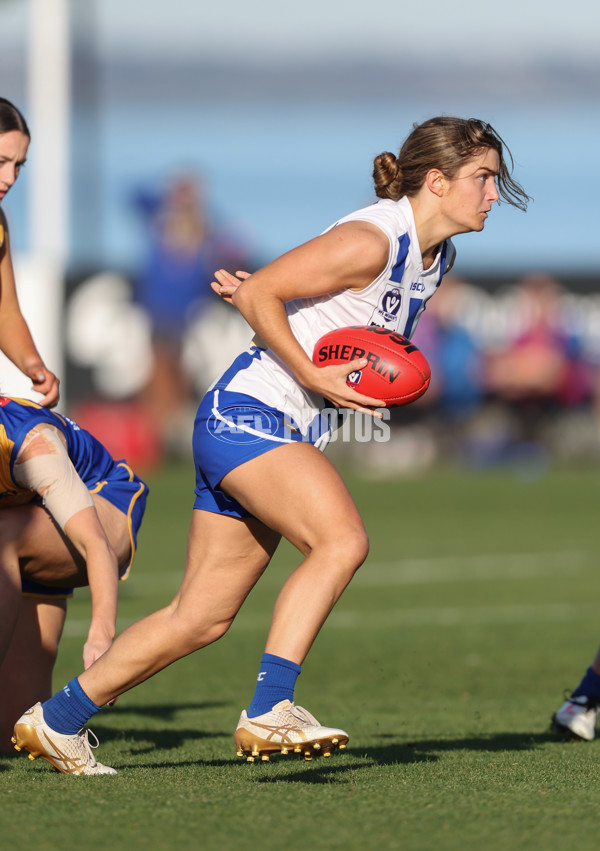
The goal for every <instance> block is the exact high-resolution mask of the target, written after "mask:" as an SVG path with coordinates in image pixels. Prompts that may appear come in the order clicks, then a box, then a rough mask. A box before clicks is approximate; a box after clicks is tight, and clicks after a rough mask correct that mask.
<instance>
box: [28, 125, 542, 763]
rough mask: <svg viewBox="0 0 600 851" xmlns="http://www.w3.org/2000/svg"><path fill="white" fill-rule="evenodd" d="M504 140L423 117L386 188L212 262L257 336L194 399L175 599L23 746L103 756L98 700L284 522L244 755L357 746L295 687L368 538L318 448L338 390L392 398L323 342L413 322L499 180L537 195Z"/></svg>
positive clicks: (147, 670) (159, 658)
mask: <svg viewBox="0 0 600 851" xmlns="http://www.w3.org/2000/svg"><path fill="white" fill-rule="evenodd" d="M507 155H508V157H509V162H510V163H511V164H512V159H511V158H510V154H509V153H508V152H507V151H506V150H505V145H504V142H503V141H502V139H501V138H500V136H498V134H497V133H496V131H495V130H494V129H493V128H492V127H491V126H490V125H489V124H486V123H484V122H482V121H478V120H474V119H469V120H464V119H459V118H451V117H441V118H433V119H431V120H429V121H426V122H424V123H423V124H421V125H416V126H415V127H414V129H413V131H412V133H411V134H410V135H409V136H408V138H407V139H406V141H405V143H404V145H403V146H402V149H401V150H400V153H399V156H398V157H396V156H395V155H393V154H391V153H387V152H386V153H383V154H381V155H379V156H378V157H376V159H375V168H374V173H373V174H374V181H375V193H376V195H377V196H378V197H379V199H380V200H379V201H378V202H377V203H375V204H373V205H372V206H370V207H367V208H365V209H362V210H359V211H357V212H355V213H352V214H351V215H349V216H346V217H345V218H343V219H341V220H340V221H338V222H337V223H336V224H335V225H334V226H333V227H331V228H330V229H329V230H327V231H326V232H325V233H323V234H321V236H318V237H316V238H315V239H313V240H311V241H310V242H308V243H306V244H304V245H301V246H299V247H298V248H295V249H294V250H292V251H290V252H289V253H287V254H285V255H283V256H282V257H280V258H279V259H277V260H275V261H274V262H273V263H271V264H269V265H268V266H266V267H265V268H263V269H261V270H260V271H258V272H257V273H256V274H253V275H251V276H250V277H247V278H246V279H245V280H242V282H241V283H240V278H243V277H244V276H243V275H239V276H238V277H237V278H236V277H234V276H231V275H228V274H227V273H226V272H223V271H221V272H219V273H218V274H217V275H216V278H217V281H216V282H215V287H214V288H216V289H217V290H219V291H221V292H222V294H223V296H224V297H225V298H227V299H231V300H232V301H233V304H234V305H235V306H236V307H237V308H238V310H239V311H240V312H241V313H242V315H243V316H244V317H245V319H246V320H247V321H248V323H249V324H250V325H251V326H252V328H253V329H254V331H255V332H256V335H257V336H256V337H255V338H254V344H253V345H252V346H251V347H250V348H249V349H248V351H246V352H244V353H243V354H241V355H240V356H239V357H238V358H237V359H236V360H235V361H234V363H233V364H232V366H231V367H230V368H229V369H228V370H227V371H226V372H225V374H224V375H223V376H222V377H221V378H220V379H219V380H218V381H217V382H215V384H214V385H213V387H212V388H211V389H210V390H209V391H208V393H207V394H206V396H205V397H204V399H203V400H202V402H201V403H200V406H199V409H198V414H197V417H196V423H195V430H194V459H195V465H196V500H195V503H194V508H195V510H194V512H193V518H192V523H191V529H190V534H189V539H188V554H187V561H186V569H185V574H184V577H183V582H182V585H181V587H180V589H179V591H178V593H177V595H176V596H175V599H174V600H173V602H172V603H171V604H170V605H169V606H167V607H166V608H164V609H162V610H160V611H158V612H155V613H154V614H151V615H150V616H148V617H146V618H144V619H143V620H141V621H139V622H138V623H136V624H134V625H133V626H131V627H129V628H128V629H127V630H125V631H124V632H123V633H122V634H121V635H120V636H119V637H118V638H117V639H116V641H115V642H114V644H113V645H112V647H111V648H110V650H109V651H108V652H107V653H105V654H104V656H102V657H101V658H100V659H98V661H97V662H96V663H95V664H94V665H92V666H91V667H90V668H88V669H87V670H86V671H85V672H84V673H83V674H82V675H81V676H80V677H79V678H75V679H73V680H71V682H70V683H69V684H68V685H67V686H66V687H65V689H63V691H62V692H58V693H57V694H56V695H55V696H54V697H53V698H51V699H50V700H49V701H47V702H46V703H44V705H43V706H42V705H40V704H38V705H36V706H34V707H32V708H31V709H30V710H29V711H28V712H26V713H25V714H24V715H23V716H22V717H21V718H20V719H19V720H18V721H17V723H16V726H15V734H14V738H13V741H14V742H15V744H16V747H17V748H18V749H20V748H23V747H25V748H26V749H27V750H28V751H29V752H30V754H32V755H33V756H40V755H41V756H42V757H43V758H45V759H47V760H48V761H49V762H51V763H52V765H54V766H55V767H56V768H58V769H59V770H60V771H63V772H69V773H78V774H94V773H97V772H98V771H99V770H102V768H98V766H97V765H96V764H95V763H93V764H92V762H91V761H90V758H89V752H88V751H87V750H86V748H85V746H84V733H83V731H82V728H83V725H84V724H85V722H86V721H87V720H88V719H89V718H90V717H91V716H92V714H93V713H94V712H96V711H97V710H98V709H99V708H100V706H102V704H104V703H106V702H107V701H110V700H112V699H114V698H115V697H116V696H117V695H119V694H121V693H122V692H124V691H126V690H127V689H130V688H132V687H133V686H135V685H137V684H138V683H140V682H142V681H143V680H145V679H147V678H148V677H150V676H152V675H153V674H155V673H157V672H158V671H160V670H161V669H162V668H164V667H165V666H166V665H169V664H170V663H171V662H174V661H175V660H176V659H179V658H180V657H182V656H185V655H186V654H188V653H192V652H193V651H194V650H197V649H198V648H200V647H204V646H205V645H207V644H209V643H210V642H212V641H215V640H216V639H218V638H220V637H221V636H222V635H223V634H224V633H225V632H226V631H227V629H228V628H229V626H230V625H231V623H232V622H233V619H234V618H235V615H236V614H237V612H238V610H239V608H240V606H241V605H242V603H243V601H244V599H245V598H246V596H247V594H248V593H249V591H250V589H251V588H252V587H253V585H254V584H255V583H256V582H257V580H258V579H259V577H260V576H261V574H262V573H263V571H264V570H265V568H266V566H267V564H268V563H269V560H270V559H271V556H272V555H273V553H274V552H275V549H276V547H277V545H278V543H279V540H280V538H281V536H284V537H285V538H287V539H288V540H289V541H291V543H292V544H294V545H295V546H296V547H297V549H298V550H299V551H300V554H301V556H302V560H301V562H300V564H299V566H298V567H297V568H296V569H295V570H294V572H293V573H292V574H291V575H290V576H289V578H288V579H287V581H286V582H285V583H284V585H283V587H282V589H281V591H280V593H279V596H278V598H277V601H276V604H275V608H274V612H273V617H272V621H271V628H270V631H269V634H268V638H267V644H266V652H265V655H264V656H263V658H262V660H261V663H260V666H259V674H258V679H257V683H256V691H255V694H254V697H253V698H252V701H251V703H250V705H249V707H248V708H247V710H244V711H242V713H241V717H240V721H239V724H238V727H237V730H236V732H235V736H234V738H235V742H236V745H237V748H238V754H239V755H246V756H247V758H248V759H250V760H252V759H254V757H255V756H258V755H260V756H261V757H263V758H264V759H268V755H269V753H270V752H272V751H281V752H282V753H287V752H288V750H289V749H291V750H296V751H300V752H302V753H304V755H305V756H306V757H307V758H310V757H311V756H312V754H313V752H317V753H322V754H323V755H325V756H328V755H329V754H330V753H331V750H332V749H333V748H335V747H342V746H345V744H346V742H347V741H348V735H347V733H345V732H344V731H343V730H341V729H338V728H330V727H323V726H321V725H320V724H319V722H318V721H317V720H316V719H315V718H314V717H313V716H312V715H311V714H310V713H308V712H307V711H306V710H305V709H302V708H301V707H300V706H297V705H295V703H294V702H293V696H294V686H295V681H296V678H297V676H298V674H299V673H300V666H301V664H302V662H303V661H304V658H305V657H306V654H307V653H308V651H309V649H310V647H311V645H312V643H313V641H314V639H315V637H316V635H317V633H318V632H319V630H320V628H321V626H322V625H323V623H324V622H325V620H326V618H327V616H328V615H329V613H330V611H331V609H332V608H333V606H334V604H335V602H336V601H337V599H338V598H339V596H340V595H341V593H342V591H343V590H344V588H345V587H346V586H347V584H348V583H349V582H350V580H351V578H352V576H353V574H354V572H355V571H356V570H357V569H358V567H359V566H360V565H361V564H362V562H363V561H364V559H365V557H366V555H367V550H368V540H367V535H366V532H365V529H364V527H363V524H362V520H361V518H360V515H359V513H358V510H357V508H356V506H355V504H354V502H353V500H352V498H351V496H350V494H349V492H348V490H347V489H346V487H345V485H344V483H343V481H342V479H341V477H340V475H339V474H338V473H337V471H336V470H335V468H334V467H333V465H332V464H331V463H330V462H329V461H328V460H327V458H326V457H325V455H324V454H323V453H322V452H321V451H319V450H320V449H322V448H323V447H324V445H325V443H326V441H327V428H326V426H327V421H328V419H327V418H326V417H323V416H321V412H322V410H323V408H324V407H325V405H326V404H333V405H335V406H337V407H340V408H344V407H346V408H353V409H355V410H357V411H365V412H368V413H371V414H372V413H377V412H376V409H377V407H378V406H380V405H381V404H382V402H381V400H380V399H374V398H370V397H368V396H364V395H362V394H360V393H358V392H356V391H355V390H352V389H351V388H350V387H348V385H347V384H346V377H347V376H348V374H349V373H350V372H353V371H354V370H359V369H361V367H364V366H365V364H366V360H362V359H358V360H354V361H350V362H348V363H346V364H343V365H337V366H327V367H324V368H318V367H316V366H315V365H314V364H313V363H312V360H311V353H312V351H313V347H314V344H315V342H316V341H317V340H318V339H319V337H321V336H322V335H323V334H324V333H325V332H326V331H330V330H332V329H334V328H336V327H343V326H347V325H379V326H381V327H385V328H389V329H393V330H396V331H398V332H399V333H400V334H403V335H406V336H410V335H411V334H412V333H413V331H414V330H415V326H416V324H417V321H418V318H419V315H420V314H421V312H422V311H423V309H424V306H425V301H426V300H427V299H428V298H429V297H430V296H431V295H433V294H434V292H435V290H436V289H437V287H438V286H439V285H440V282H441V280H442V276H443V275H444V273H445V272H447V271H448V269H449V268H450V266H451V265H452V262H453V260H454V248H453V246H452V243H451V241H450V238H451V237H452V236H453V235H454V234H459V233H466V232H468V231H481V230H483V227H484V224H485V221H486V219H487V217H488V215H489V213H490V210H491V208H492V205H493V204H494V203H495V202H496V201H498V199H499V196H500V195H501V196H502V197H503V198H504V199H505V200H506V201H507V202H508V203H510V204H514V205H515V206H517V207H520V208H521V209H525V208H526V205H527V201H528V196H527V195H526V194H525V193H524V191H523V190H522V189H521V187H520V186H519V185H518V184H517V183H515V181H514V180H513V179H512V177H511V173H510V168H509V165H508V164H507V161H506V156H507ZM238 284H239V286H238ZM392 291H394V297H393V298H391V294H392ZM325 400H328V403H326V402H325ZM65 753H68V754H69V757H68V759H66V758H65V757H64V754H65Z"/></svg>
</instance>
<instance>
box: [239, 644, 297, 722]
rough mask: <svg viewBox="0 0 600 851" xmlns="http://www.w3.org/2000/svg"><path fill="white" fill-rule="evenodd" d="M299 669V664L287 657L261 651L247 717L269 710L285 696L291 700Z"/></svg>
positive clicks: (262, 713)
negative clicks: (258, 668)
mask: <svg viewBox="0 0 600 851" xmlns="http://www.w3.org/2000/svg"><path fill="white" fill-rule="evenodd" d="M300 671H301V668H300V665H296V663H295V662H290V660H289V659H282V658H281V656H273V655H271V653H263V657H262V659H261V660H260V670H259V672H258V677H257V680H256V690H255V692H254V697H253V698H252V703H251V704H250V706H249V707H248V718H256V716H257V715H264V713H265V712H270V711H271V709H273V707H274V706H275V704H276V703H279V702H280V701H281V700H286V698H287V700H291V701H292V702H293V700H294V687H295V685H296V680H297V679H298V674H299V673H300Z"/></svg>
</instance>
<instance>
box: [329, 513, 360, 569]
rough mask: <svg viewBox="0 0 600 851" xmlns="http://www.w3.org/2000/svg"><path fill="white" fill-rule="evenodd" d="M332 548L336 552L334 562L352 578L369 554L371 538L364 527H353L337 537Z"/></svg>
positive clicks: (332, 543) (333, 556)
mask: <svg viewBox="0 0 600 851" xmlns="http://www.w3.org/2000/svg"><path fill="white" fill-rule="evenodd" d="M330 546H331V548H332V549H333V551H334V552H333V554H332V562H333V563H334V564H336V565H338V567H339V569H340V570H343V571H344V572H346V573H348V574H349V577H350V578H351V577H352V575H353V574H354V573H355V572H356V571H357V570H358V568H359V567H360V566H361V564H363V562H364V561H365V559H366V558H367V556H368V554H369V537H368V535H367V533H366V531H365V529H364V527H360V526H359V527H354V526H353V527H351V528H347V529H345V530H344V532H343V534H340V535H339V536H336V538H335V540H334V541H332V542H330Z"/></svg>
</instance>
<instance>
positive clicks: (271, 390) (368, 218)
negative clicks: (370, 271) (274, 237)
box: [223, 197, 456, 430]
mask: <svg viewBox="0 0 600 851" xmlns="http://www.w3.org/2000/svg"><path fill="white" fill-rule="evenodd" d="M351 221H365V222H371V223H372V224H374V225H377V227H378V228H380V229H381V230H382V231H383V232H384V233H385V234H386V236H387V238H388V240H389V244H390V250H389V255H388V261H387V264H386V266H385V269H384V270H383V271H382V272H381V274H380V275H379V276H378V277H377V278H376V279H375V280H374V281H373V282H372V283H371V284H369V285H368V286H367V287H364V289H362V290H359V291H354V290H340V291H338V292H335V293H331V294H329V295H324V296H319V297H317V298H299V299H294V300H293V301H290V302H288V303H287V304H286V311H287V316H288V320H289V323H290V326H291V329H292V331H293V333H294V336H295V337H296V339H297V340H298V342H299V343H300V345H301V346H302V348H303V349H304V351H305V352H306V353H307V355H308V356H309V357H310V358H312V353H313V349H314V346H315V343H316V342H317V340H318V339H319V338H320V337H322V336H323V334H326V333H327V332H328V331H332V330H334V329H335V328H343V327H345V326H348V325H378V326H380V327H381V328H388V329H390V330H393V331H398V332H399V333H400V334H402V335H404V336H406V337H411V336H412V334H413V333H414V331H415V328H416V327H417V322H418V321H419V317H420V316H421V314H422V312H423V310H424V309H425V302H426V301H427V299H429V298H430V297H431V296H432V295H433V294H434V292H435V291H436V289H437V288H438V286H439V285H440V282H441V280H442V276H443V275H444V274H445V272H447V271H448V270H449V269H450V268H451V266H452V264H453V261H454V257H455V253H456V252H455V250H454V246H453V245H452V242H451V241H450V240H446V241H445V242H443V243H442V245H441V247H440V250H439V252H438V254H437V256H436V258H435V261H434V263H433V264H432V266H431V267H430V268H429V269H427V270H426V271H425V270H424V269H423V261H422V257H421V251H420V247H419V241H418V239H417V232H416V228H415V221H414V216H413V212H412V207H411V205H410V202H409V200H408V198H406V197H404V198H401V199H400V200H399V201H390V200H381V201H378V202H377V203H375V204H372V205H371V206H369V207H364V208H363V209H361V210H357V211H356V212H354V213H350V215H349V216H345V217H344V218H343V219H340V220H339V221H337V222H336V223H335V224H334V225H332V227H337V225H339V224H342V223H343V222H351ZM328 230H331V228H328ZM223 389H227V390H228V391H232V392H238V393H244V394H246V395H249V396H254V397H255V398H256V399H259V400H261V401H263V402H265V403H266V404H267V405H270V406H271V407H273V408H277V409H278V410H280V411H284V412H286V413H288V414H289V415H290V416H292V417H293V418H294V420H295V421H296V423H298V424H299V425H300V427H301V428H302V430H304V427H305V426H306V425H307V424H309V423H310V422H311V421H312V420H313V419H314V417H315V416H317V415H318V413H319V411H320V410H321V409H322V408H323V407H324V405H325V401H324V399H323V398H322V397H320V396H317V395H315V394H313V393H310V392H309V391H307V390H306V389H305V388H304V387H302V386H301V385H300V384H299V383H298V381H297V380H296V378H295V377H294V375H293V373H292V372H291V370H290V369H289V368H288V367H287V366H286V365H285V364H284V363H283V362H282V361H281V360H280V359H279V358H278V357H276V355H274V354H273V353H272V352H271V351H270V350H269V349H266V350H264V351H262V352H261V355H260V358H256V359H255V360H253V361H252V363H251V364H250V366H248V367H247V368H246V369H242V370H240V371H239V372H237V373H236V374H235V375H234V376H233V377H232V379H231V381H230V382H229V383H228V385H227V387H226V388H223Z"/></svg>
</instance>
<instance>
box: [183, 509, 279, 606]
mask: <svg viewBox="0 0 600 851" xmlns="http://www.w3.org/2000/svg"><path fill="white" fill-rule="evenodd" d="M280 539H281V536H280V535H279V534H278V533H277V532H274V531H273V530H272V529H269V528H268V527H266V526H265V525H264V524H263V523H261V522H260V521H259V520H257V519H256V518H254V517H245V518H241V519H240V518H238V517H231V516H228V515H222V514H216V513H213V512H210V511H203V510H199V509H194V511H193V512H192V522H191V526H190V531H189V535H188V547H187V557H186V566H185V573H184V576H183V580H182V583H181V587H180V589H179V591H178V593H177V595H176V597H175V600H174V601H173V605H174V607H175V608H176V609H180V610H181V611H185V612H186V613H187V614H191V613H193V614H192V616H193V617H197V616H200V615H201V614H202V616H206V614H209V616H210V618H211V620H213V621H220V620H227V619H230V618H232V617H233V616H234V615H235V613H236V612H237V610H238V609H239V607H240V605H241V604H242V602H243V601H244V599H245V598H246V596H247V595H248V593H249V592H250V590H251V589H252V587H253V586H254V585H255V583H256V582H257V580H258V579H259V577H260V576H261V575H262V573H263V572H264V570H265V568H266V567H267V565H268V564H269V561H270V559H271V556H272V555H273V553H274V552H275V550H276V548H277V545H278V544H279V541H280Z"/></svg>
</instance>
